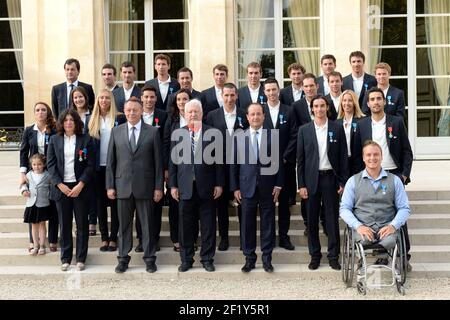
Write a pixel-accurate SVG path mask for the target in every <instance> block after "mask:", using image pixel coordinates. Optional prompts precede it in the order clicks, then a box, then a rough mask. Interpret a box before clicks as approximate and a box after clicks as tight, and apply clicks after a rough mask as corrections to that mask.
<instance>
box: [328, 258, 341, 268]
mask: <svg viewBox="0 0 450 320" xmlns="http://www.w3.org/2000/svg"><path fill="white" fill-rule="evenodd" d="M328 263H329V264H330V267H331V269H334V270H341V265H340V263H339V261H338V260H337V259H333V260H330V261H329V262H328Z"/></svg>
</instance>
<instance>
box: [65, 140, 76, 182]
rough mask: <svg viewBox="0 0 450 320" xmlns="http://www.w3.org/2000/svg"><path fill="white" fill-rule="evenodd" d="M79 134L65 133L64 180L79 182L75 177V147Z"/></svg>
mask: <svg viewBox="0 0 450 320" xmlns="http://www.w3.org/2000/svg"><path fill="white" fill-rule="evenodd" d="M76 143H77V135H76V134H74V135H72V136H70V137H68V136H66V135H64V182H77V179H76V177H75V147H76Z"/></svg>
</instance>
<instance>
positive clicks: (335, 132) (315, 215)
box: [297, 96, 348, 270]
mask: <svg viewBox="0 0 450 320" xmlns="http://www.w3.org/2000/svg"><path fill="white" fill-rule="evenodd" d="M311 106H312V111H313V112H314V121H313V122H310V123H308V124H306V125H304V126H302V127H301V128H300V129H299V131H298V137H297V175H298V187H299V194H300V197H301V198H302V199H306V213H307V215H308V248H309V254H310V256H311V262H310V263H309V265H308V268H309V269H310V270H315V269H317V268H318V267H319V265H320V260H321V258H322V253H321V247H320V240H319V211H320V206H321V203H323V211H324V216H325V224H326V228H327V232H328V255H327V257H328V261H329V264H330V266H331V268H333V269H335V270H340V269H341V266H340V264H339V261H338V259H339V221H338V218H339V212H338V209H339V208H338V202H339V201H338V198H339V194H341V193H342V192H343V191H344V186H345V183H346V181H347V179H348V159H347V157H348V153H347V142H346V138H345V132H344V128H343V127H342V126H339V125H338V124H337V123H336V122H334V121H332V120H329V119H328V118H327V112H328V109H329V105H328V100H327V99H326V98H325V97H324V96H317V97H315V98H314V99H313V100H312V101H311Z"/></svg>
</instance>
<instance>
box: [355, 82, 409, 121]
mask: <svg viewBox="0 0 450 320" xmlns="http://www.w3.org/2000/svg"><path fill="white" fill-rule="evenodd" d="M385 98H386V104H385V105H384V113H386V114H390V115H393V116H398V117H402V118H405V94H404V92H403V90H401V89H398V88H396V87H393V86H391V85H390V86H389V89H388V91H387V95H386V97H385ZM361 109H362V112H363V113H365V114H366V115H367V116H370V115H371V112H370V109H369V106H368V105H367V95H364V100H363V104H362V105H361Z"/></svg>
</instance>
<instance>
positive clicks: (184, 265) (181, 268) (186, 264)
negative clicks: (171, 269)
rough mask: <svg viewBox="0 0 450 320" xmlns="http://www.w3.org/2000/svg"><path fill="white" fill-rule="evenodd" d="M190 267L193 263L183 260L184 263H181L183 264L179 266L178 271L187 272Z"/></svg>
mask: <svg viewBox="0 0 450 320" xmlns="http://www.w3.org/2000/svg"><path fill="white" fill-rule="evenodd" d="M190 268H192V263H189V262H183V263H181V265H180V266H179V267H178V271H180V272H186V271H188V270H189V269H190Z"/></svg>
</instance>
